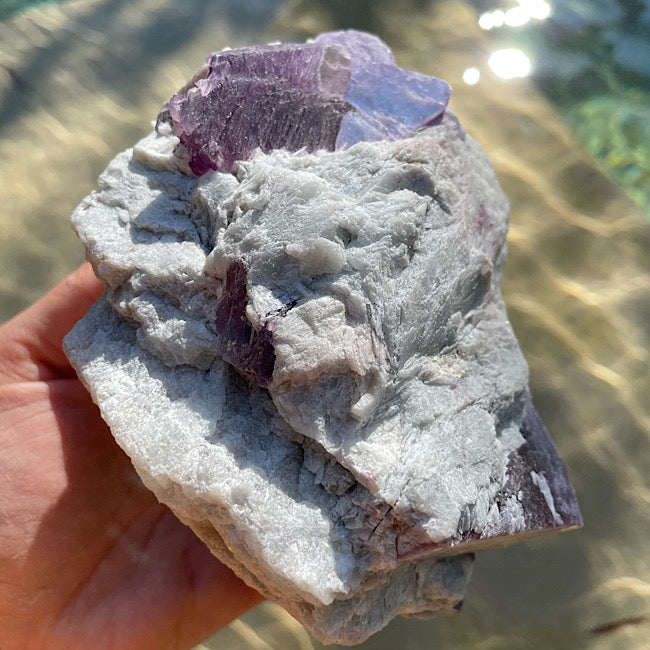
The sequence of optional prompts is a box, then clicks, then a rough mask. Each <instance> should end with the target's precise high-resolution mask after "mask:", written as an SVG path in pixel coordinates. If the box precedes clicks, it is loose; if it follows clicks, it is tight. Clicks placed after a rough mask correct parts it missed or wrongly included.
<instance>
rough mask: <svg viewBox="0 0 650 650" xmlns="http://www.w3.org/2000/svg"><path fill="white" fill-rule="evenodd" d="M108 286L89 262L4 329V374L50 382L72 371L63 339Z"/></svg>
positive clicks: (0, 360) (0, 336) (0, 337)
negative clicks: (48, 380) (102, 281)
mask: <svg viewBox="0 0 650 650" xmlns="http://www.w3.org/2000/svg"><path fill="white" fill-rule="evenodd" d="M103 290H104V285H103V284H102V283H101V282H100V281H99V280H98V279H97V278H96V277H95V274H94V273H93V270H92V267H91V266H90V264H88V263H86V264H83V265H82V266H80V267H79V268H78V269H77V270H76V271H74V272H73V273H71V274H70V275H69V276H67V277H66V278H64V279H63V280H62V281H61V282H59V284H57V285H56V286H55V287H54V288H53V289H52V290H51V291H50V292H49V293H48V294H46V295H45V296H43V298H41V299H40V300H39V301H37V302H36V303H34V304H33V305H32V306H31V307H28V308H27V309H26V310H25V311H23V312H21V313H20V314H18V315H17V316H16V317H14V318H13V319H12V320H10V321H9V322H8V323H6V324H5V325H3V326H2V327H0V375H4V376H5V377H7V376H9V377H13V378H14V379H16V378H20V379H23V380H36V379H41V380H47V379H51V378H54V377H55V376H60V374H61V372H68V373H69V372H70V370H71V369H70V364H69V363H68V360H67V358H66V356H65V354H64V353H63V349H62V347H61V345H62V342H63V337H64V336H65V335H66V334H67V333H68V332H69V331H70V330H71V329H72V327H73V326H74V324H75V323H76V322H77V321H78V320H79V319H80V318H82V317H83V316H84V315H85V314H86V312H87V311H88V309H89V308H90V307H91V305H92V304H93V303H94V302H95V301H96V300H97V299H98V298H99V297H100V296H101V295H102V292H103Z"/></svg>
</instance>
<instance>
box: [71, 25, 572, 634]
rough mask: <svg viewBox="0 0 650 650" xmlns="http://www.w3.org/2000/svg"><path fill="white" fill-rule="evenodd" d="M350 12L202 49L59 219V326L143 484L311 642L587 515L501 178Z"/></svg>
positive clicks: (447, 586)
mask: <svg viewBox="0 0 650 650" xmlns="http://www.w3.org/2000/svg"><path fill="white" fill-rule="evenodd" d="M449 95H450V88H449V86H448V85H447V84H446V83H445V82H444V81H441V80H439V79H435V78H432V77H428V76H425V75H422V74H419V73H417V72H410V71H408V70H403V69H401V68H399V67H398V66H397V65H396V63H395V60H394V58H393V55H392V54H391V52H390V50H389V49H388V48H387V47H386V45H385V44H384V43H382V42H381V41H380V40H379V39H377V38H376V37H374V36H371V35H369V34H363V33H360V32H354V31H347V32H336V33H328V34H322V35H321V36H319V37H317V38H316V39H315V40H313V41H309V42H307V43H305V44H300V45H267V46H261V47H248V48H242V49H237V50H225V51H223V52H217V53H215V54H211V55H210V56H209V57H208V59H207V61H206V63H205V64H204V65H203V66H202V67H201V68H200V69H199V70H198V72H197V73H196V75H195V76H194V77H193V78H192V79H191V80H190V81H189V82H188V83H187V84H186V85H185V86H184V87H183V88H182V89H181V90H180V91H179V92H178V93H176V94H175V95H174V96H173V97H172V98H171V99H170V101H169V102H168V103H167V105H166V106H165V107H164V108H163V110H162V111H161V113H160V115H159V116H158V121H157V124H156V128H155V130H154V131H153V132H152V133H151V134H150V135H149V136H148V137H146V138H145V139H144V140H142V141H141V142H139V143H138V144H136V145H135V146H134V147H133V149H129V150H128V151H125V152H124V153H121V154H120V155H118V156H117V157H116V158H115V159H114V160H113V161H112V162H111V163H110V164H109V166H108V168H107V169H106V171H105V172H104V173H103V174H102V175H101V177H100V179H99V189H98V190H97V191H95V192H93V193H92V194H91V195H90V196H89V197H87V198H86V199H85V200H84V201H83V202H82V204H81V205H80V206H79V208H78V209H77V210H76V211H75V213H74V214H73V217H72V222H73V225H74V228H75V229H76V231H77V233H78V234H79V237H80V238H81V240H82V241H83V243H84V245H85V246H86V249H87V255H88V258H89V259H90V261H91V262H92V264H93V266H94V268H95V271H96V273H97V275H98V276H99V277H100V278H101V279H102V280H103V281H104V283H105V284H106V288H107V290H106V293H105V295H104V297H103V298H102V299H101V300H100V301H99V302H98V303H97V304H96V305H95V306H94V307H93V308H92V309H91V310H90V312H89V313H88V315H87V316H86V317H85V318H84V319H83V320H82V321H80V322H79V323H78V324H77V325H76V327H75V328H74V329H73V331H72V332H71V333H70V334H69V335H68V337H67V338H66V341H65V349H66V352H67V354H68V356H69V358H70V360H71V362H72V364H73V365H74V367H75V368H76V369H77V372H78V374H79V376H80V377H81V379H82V381H83V382H84V384H85V385H86V386H87V387H88V389H89V391H90V392H91V394H92V396H93V399H94V400H95V401H96V402H97V404H98V405H99V407H100V409H101V411H102V415H103V417H104V419H105V420H106V422H107V423H108V424H109V426H110V428H111V431H112V433H113V435H114V436H115V438H116V440H117V441H118V443H119V444H120V445H121V446H122V448H123V449H124V450H125V451H126V452H127V454H129V456H130V457H131V459H132V461H133V464H134V466H135V468H136V470H137V471H138V473H139V474H140V476H141V477H142V480H143V481H144V483H145V484H146V485H147V486H148V487H149V488H150V489H151V490H153V491H154V492H155V494H156V495H157V497H158V498H159V499H160V500H161V501H162V502H164V503H166V504H167V505H168V506H169V507H170V508H171V509H172V510H173V511H174V512H175V513H176V515H177V516H178V517H179V518H180V519H181V521H183V522H185V523H186V524H187V525H189V526H191V527H192V529H193V530H194V531H195V532H196V534H197V535H198V536H199V537H200V538H201V539H202V540H203V541H204V542H205V543H206V544H207V545H208V546H209V548H210V549H211V550H212V552H213V553H214V554H215V555H216V556H217V557H219V558H220V559H221V560H222V561H223V562H225V563H226V564H228V565H229V566H230V567H231V568H232V569H233V570H234V571H235V572H236V573H237V574H238V575H239V576H240V577H241V578H243V579H244V580H245V581H246V582H248V583H249V584H250V585H252V586H254V587H255V588H257V589H259V590H260V591H261V592H262V593H263V594H264V595H265V596H267V597H268V598H270V599H272V600H275V601H277V602H278V603H280V604H282V605H283V606H284V607H285V608H286V609H287V610H288V611H289V612H290V613H291V614H293V615H294V616H295V617H296V618H297V619H298V620H300V621H301V622H302V623H304V624H305V625H306V626H307V628H308V629H309V630H310V631H311V633H312V634H313V635H314V636H315V637H317V638H318V639H320V640H321V641H323V642H326V643H329V642H338V643H347V644H353V643H358V642H361V641H363V640H364V639H366V638H367V637H368V636H369V635H370V634H372V633H373V632H375V631H377V630H378V629H380V628H381V627H383V626H384V625H385V624H386V623H387V622H388V621H389V620H390V619H391V618H393V617H394V616H396V615H398V614H402V615H412V616H425V615H435V614H441V613H450V612H453V611H454V610H457V609H459V608H460V605H461V603H462V598H463V595H464V592H465V588H466V585H467V581H468V579H469V576H470V572H471V566H472V560H473V553H474V552H475V551H476V550H479V549H481V548H483V547H485V546H489V545H493V544H503V543H508V542H512V541H516V540H517V539H519V538H523V537H529V536H531V535H539V534H542V533H546V532H552V531H559V530H565V529H569V528H572V527H575V526H578V525H580V524H581V518H580V513H579V510H578V506H577V503H576V499H575V495H574V492H573V489H572V488H571V485H570V483H569V481H568V478H567V474H566V470H565V468H564V465H563V464H562V461H561V460H560V458H559V457H558V455H557V452H556V451H555V449H554V447H553V444H552V443H551V441H550V439H549V437H548V434H547V433H546V430H545V429H544V426H543V424H542V422H541V421H540V419H539V416H538V415H537V413H536V411H535V409H534V407H533V404H532V401H531V396H530V392H529V389H528V372H527V367H526V363H525V361H524V358H523V356H522V354H521V350H520V348H519V346H518V344H517V341H516V339H515V336H514V334H513V332H512V328H511V326H510V324H509V322H508V320H507V317H506V312H505V307H504V304H503V300H502V298H501V294H500V289H499V286H500V281H501V273H502V267H503V263H504V259H505V237H506V229H507V219H508V204H507V201H506V198H505V197H504V195H503V193H502V191H501V189H500V188H499V186H498V184H497V182H496V180H495V178H494V173H493V170H492V167H491V165H490V162H489V161H488V159H487V157H486V156H485V154H484V153H483V152H482V151H481V149H480V148H479V146H478V145H477V144H476V143H475V142H474V141H473V140H472V139H471V138H470V137H469V136H468V135H466V133H465V131H464V130H463V128H462V126H461V125H460V124H459V123H458V120H457V119H456V118H455V117H454V115H453V114H452V113H451V112H450V111H449V109H448V108H447V102H448V99H449Z"/></svg>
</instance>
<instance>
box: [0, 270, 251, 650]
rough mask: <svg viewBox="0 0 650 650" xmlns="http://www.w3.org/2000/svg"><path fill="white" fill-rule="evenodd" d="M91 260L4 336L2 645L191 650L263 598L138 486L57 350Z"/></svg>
mask: <svg viewBox="0 0 650 650" xmlns="http://www.w3.org/2000/svg"><path fill="white" fill-rule="evenodd" d="M102 290H103V286H102V284H101V283H100V282H99V281H98V280H97V279H96V278H95V276H94V275H93V272H92V269H91V268H90V265H88V264H86V265H84V266H82V267H81V268H79V269H78V270H77V271H76V272H74V273H73V274H72V275H70V276H68V277H67V278H66V279H65V280H63V281H62V282H61V283H60V284H59V285H57V286H56V287H55V288H54V289H53V290H52V291H51V292H50V293H49V294H47V295H46V296H45V297H44V298H42V299H41V300H40V301H38V302H37V303H36V304H34V305H33V306H32V307H30V308H29V309H27V310H26V311H24V312H23V313H21V314H19V315H18V316H16V317H15V318H14V319H13V320H11V321H9V322H8V323H6V324H5V325H3V326H2V327H0V647H2V648H3V650H16V649H18V648H20V650H25V649H26V650H41V649H47V650H64V649H65V650H77V649H82V648H84V649H86V648H93V649H94V650H104V649H109V648H110V649H112V650H118V649H119V650H126V649H131V648H133V649H134V650H135V649H137V650H147V649H148V648H151V649H155V650H162V649H166V648H170V649H171V648H175V649H176V648H189V647H191V646H192V645H194V644H196V643H198V642H200V641H201V640H202V639H204V638H206V637H207V636H209V635H210V634H211V633H213V632H215V631H216V630H218V629H219V628H220V627H222V626H224V625H226V624H227V623H228V622H229V621H231V620H232V619H233V618H236V617H237V616H239V615H240V614H241V613H243V612H244V611H245V610H247V609H248V608H250V607H252V606H253V605H255V604H257V603H258V602H259V601H260V600H261V596H260V595H259V594H257V593H256V592H255V591H253V590H252V589H250V588H248V587H247V586H246V585H244V583H243V582H241V581H240V580H239V579H237V578H236V577H235V576H234V574H233V573H232V572H231V571H230V570H229V569H228V568H226V567H225V566H224V565H223V564H221V563H220V562H219V561H218V560H217V559H216V558H215V557H213V556H212V555H211V554H210V552H209V551H208V549H207V548H206V546H205V545H204V544H203V543H202V542H201V541H200V540H199V539H198V538H197V537H196V536H195V535H194V533H193V532H192V531H191V530H190V529H189V528H187V527H185V526H183V524H181V523H180V522H179V521H178V520H177V519H176V517H175V516H174V515H173V514H172V513H171V511H170V510H169V509H168V508H167V507H166V506H164V505H161V504H160V503H158V501H157V500H156V498H155V497H154V495H153V494H152V493H151V492H150V491H149V490H147V489H146V488H144V487H143V485H142V484H141V482H140V480H139V479H138V477H137V475H136V474H135V472H134V470H133V467H132V465H131V462H130V461H129V459H128V457H127V456H126V455H125V454H124V453H123V452H122V450H121V449H120V448H119V447H118V446H117V444H116V443H115V441H114V439H113V438H112V436H111V434H110V432H109V430H108V427H107V426H106V424H105V423H104V421H103V420H102V419H101V417H100V414H99V410H98V409H97V407H96V406H95V404H94V403H93V402H92V400H91V398H90V395H89V394H88V392H87V391H86V389H85V388H84V387H83V386H82V384H81V383H80V382H79V380H78V379H77V376H76V374H75V372H74V370H73V369H72V367H71V366H70V364H69V363H68V360H67V358H66V357H65V355H64V354H63V351H62V348H61V342H62V339H63V337H64V336H65V334H67V332H68V331H69V330H70V329H71V328H72V326H73V325H74V323H75V322H76V321H77V320H79V319H80V318H81V317H82V316H83V315H84V314H85V313H86V311H87V310H88V308H89V307H90V306H91V305H92V303H93V302H95V300H97V298H99V296H100V295H101V293H102Z"/></svg>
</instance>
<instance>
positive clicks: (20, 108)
mask: <svg viewBox="0 0 650 650" xmlns="http://www.w3.org/2000/svg"><path fill="white" fill-rule="evenodd" d="M131 4H132V3H131V2H129V0H113V1H112V2H102V3H99V4H96V5H95V6H93V5H91V6H90V8H89V9H88V11H86V12H85V13H84V12H80V14H79V15H78V16H77V17H76V18H75V24H74V25H73V26H72V31H71V32H70V33H69V35H67V36H66V37H65V38H50V39H49V42H48V44H47V45H44V46H42V47H34V48H33V49H32V50H31V52H30V53H29V54H28V55H26V56H25V57H24V58H23V59H22V60H21V61H20V63H19V64H17V65H15V66H13V67H11V68H9V67H7V66H6V65H5V68H6V69H7V72H8V74H9V75H10V77H11V78H12V80H13V83H12V84H11V86H10V88H9V92H8V93H6V95H5V97H2V98H1V99H2V102H1V104H0V129H6V128H8V127H10V126H11V124H12V123H13V122H14V121H15V120H16V119H18V118H19V117H20V116H21V115H22V114H23V113H25V112H28V111H30V110H32V108H33V106H34V104H36V103H48V102H49V101H53V100H54V99H55V95H52V96H51V97H48V96H47V94H46V95H45V96H44V95H43V92H44V89H43V87H42V85H41V84H40V83H39V80H40V79H48V78H50V77H51V76H52V75H53V74H54V73H55V72H56V69H57V67H58V66H59V65H60V63H61V60H62V59H63V58H64V57H65V56H66V55H67V54H69V53H70V52H71V51H73V50H74V49H75V48H77V47H78V46H79V42H80V41H83V39H84V35H85V34H87V33H88V32H91V33H96V34H100V35H101V42H102V43H104V44H105V45H104V50H103V51H102V52H101V55H99V56H96V57H95V58H93V59H91V60H88V61H86V62H85V65H87V66H89V67H90V68H91V78H95V79H97V80H100V81H101V82H102V83H103V84H106V86H108V87H110V88H111V89H112V90H113V91H117V92H119V95H120V96H121V101H122V102H124V103H125V105H127V106H128V105H129V103H131V102H134V101H135V100H136V98H137V97H139V96H140V95H141V94H142V90H143V87H146V86H147V85H148V78H149V76H150V74H151V71H152V70H153V69H155V67H156V65H157V64H158V63H159V62H160V60H161V58H162V57H164V58H168V57H173V55H174V53H175V52H177V51H178V50H180V49H182V48H183V47H184V46H185V45H186V44H187V43H188V42H191V41H192V39H193V38H194V37H195V35H196V33H197V32H198V31H200V30H201V29H203V28H205V24H206V22H207V21H212V22H214V21H215V19H216V18H217V17H221V18H223V17H225V18H226V19H227V21H228V22H230V23H231V24H232V25H233V26H234V27H236V28H239V29H240V30H241V29H243V28H248V29H251V30H252V31H255V30H258V31H261V28H262V27H263V26H264V25H265V24H266V23H267V22H268V20H269V19H270V17H271V15H272V14H273V13H274V11H275V10H276V9H277V7H278V6H280V5H281V4H282V0H257V1H256V2H252V3H247V4H246V5H245V6H243V5H242V3H238V2H235V1H233V0H219V1H217V2H205V1H204V0H186V1H185V2H182V3H181V2H179V3H173V4H162V5H161V6H158V7H157V8H156V9H155V11H151V12H149V13H148V14H147V20H146V21H137V22H136V21H129V20H128V19H125V17H124V16H123V15H122V14H123V13H126V12H127V10H128V9H129V6H130V5H131ZM64 9H65V8H64ZM134 62H135V65H134ZM197 63H198V62H197ZM58 90H59V89H58V87H56V86H54V87H53V88H52V89H51V90H50V91H49V92H50V93H54V94H56V93H57V91H58Z"/></svg>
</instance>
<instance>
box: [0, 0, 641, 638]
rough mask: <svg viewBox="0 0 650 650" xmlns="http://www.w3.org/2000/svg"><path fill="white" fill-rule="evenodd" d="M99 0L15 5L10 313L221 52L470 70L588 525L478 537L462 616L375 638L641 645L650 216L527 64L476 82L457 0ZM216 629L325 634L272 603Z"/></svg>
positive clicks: (514, 302) (512, 281) (523, 325)
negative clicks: (387, 60) (376, 55)
mask: <svg viewBox="0 0 650 650" xmlns="http://www.w3.org/2000/svg"><path fill="white" fill-rule="evenodd" d="M242 4H243V3H234V2H229V1H227V0H222V1H220V2H201V1H199V0H191V1H188V2H183V3H172V2H169V1H163V0H138V1H132V2H121V1H115V0H113V1H112V2H108V1H106V0H102V1H100V0H96V1H94V2H64V3H62V4H59V5H46V6H42V7H39V8H35V9H32V10H29V11H27V12H26V13H24V14H22V15H18V16H15V17H14V18H12V19H10V20H8V21H7V22H5V23H1V24H0V97H1V98H2V101H1V102H0V178H1V179H2V181H1V182H0V321H2V320H5V319H7V318H9V317H10V316H11V315H12V314H13V313H15V312H17V311H18V310H19V309H21V308H23V307H24V306H26V305H27V304H29V303H30V302H32V301H33V300H34V299H35V298H37V297H38V296H39V295H41V294H42V293H44V292H45V291H46V290H47V289H48V288H49V287H50V286H51V285H52V284H53V283H54V282H55V281H56V280H57V279H59V278H61V277H62V276H64V275H65V274H66V273H68V272H69V271H70V270H72V269H73V268H74V267H75V266H76V265H77V264H78V263H79V262H80V261H81V260H82V259H83V252H82V250H81V247H80V245H79V244H78V243H77V241H76V238H75V237H74V234H73V233H72V231H71V230H70V228H69V226H68V217H69V214H70V212H71V211H72V210H73V209H74V207H75V206H76V204H77V203H78V202H79V201H80V200H81V198H83V196H84V195H85V194H87V193H88V192H89V191H91V190H92V189H93V188H94V187H95V184H96V179H97V175H98V174H99V173H100V172H101V171H102V169H103V168H104V166H105V165H106V164H107V163H108V161H109V160H110V159H111V158H112V157H113V155H115V154H116V153H117V152H119V151H121V150H123V149H125V148H127V147H129V146H131V145H132V144H133V143H134V142H135V141H136V140H137V139H138V137H140V136H141V135H144V134H145V133H146V132H147V131H148V130H149V120H151V119H154V118H155V116H156V113H157V111H158V108H159V106H160V105H161V104H162V102H163V101H165V100H166V99H167V98H168V96H169V95H170V94H171V93H172V92H173V91H174V90H175V89H176V88H177V87H178V86H179V85H180V84H181V83H183V81H184V80H185V79H186V78H187V77H188V76H189V75H191V73H192V72H193V71H194V70H195V68H196V67H197V66H198V65H199V64H200V62H201V61H202V60H203V59H204V57H205V55H206V54H207V52H209V51H210V50H213V49H219V48H221V47H223V46H225V45H233V46H234V45H239V44H246V43H253V42H265V41H271V40H278V39H282V40H289V39H303V38H304V37H306V36H310V35H313V34H314V33H316V32H318V31H323V30H324V29H330V28H340V27H350V26H354V27H361V28H365V29H368V30H372V31H374V32H376V33H377V34H378V35H379V36H381V37H382V38H383V39H384V40H385V41H386V42H387V43H388V44H389V45H390V46H391V47H392V48H393V49H394V50H395V52H396V55H397V58H398V60H399V62H400V63H401V64H402V65H404V66H405V67H410V68H413V69H416V70H421V71H423V72H427V73H431V74H436V75H438V76H441V77H444V78H446V79H447V80H449V81H450V82H451V83H452V85H453V86H454V93H453V99H452V107H453V109H454V110H455V111H456V112H457V113H458V115H459V116H460V118H461V120H462V121H463V123H464V124H465V125H466V127H467V128H468V130H469V132H470V133H471V134H472V135H473V136H474V137H475V138H476V139H477V140H479V142H480V143H481V144H482V145H483V146H484V147H485V149H486V150H487V151H488V153H489V155H490V156H491V157H492V159H493V161H494V163H495V167H496V169H497V173H498V176H499V178H500V180H501V182H502V185H503V187H504V189H505V191H506V193H507V194H508V195H509V197H510V199H511V203H512V217H511V227H510V232H509V240H508V241H509V243H508V245H509V261H508V264H507V266H506V271H505V279H504V285H503V291H504V296H505V299H506V303H507V305H508V311H509V313H510V316H511V319H512V322H513V325H514V328H515V330H516V332H517V335H518V337H519V339H520V341H521V344H522V347H523V349H524V353H525V355H526V358H527V360H528V362H529V365H530V373H531V387H532V391H533V395H534V397H535V401H536V404H537V407H538V410H539V411H540V413H541V415H542V417H543V419H544V421H545V422H546V424H547V427H548V429H549V431H550V433H551V435H552V437H553V438H554V440H555V442H556V444H557V446H558V448H559V449H560V452H561V454H562V456H563V458H564V459H565V461H566V463H567V465H568V467H569V471H570V474H571V477H572V480H573V482H574V485H575V487H576V490H577V492H578V497H579V500H580V504H581V507H582V511H583V516H584V519H585V527H584V529H583V530H581V531H578V532H572V533H567V534H565V535H560V536H557V537H553V538H548V539H543V540H539V541H537V542H529V543H525V544H519V545H516V546H513V547H510V548H506V549H501V550H495V551H490V552H486V553H482V554H479V555H478V557H477V562H476V567H475V572H474V578H473V580H472V583H471V584H470V588H469V592H468V597H467V600H466V605H465V607H464V609H463V611H462V612H461V613H460V614H459V615H458V616H455V617H450V618H440V619H436V620H433V621H427V622H421V621H411V620H397V621H394V622H393V623H392V624H390V625H389V626H388V628H386V630H384V631H383V632H381V633H380V634H378V635H376V636H375V637H373V638H372V639H371V640H370V641H368V642H367V643H366V644H364V645H362V646H361V647H364V648H373V649H386V650H388V649H393V648H396V647H399V648H405V649H406V648H408V649H418V650H419V649H424V648H432V647H436V648H490V649H492V648H532V647H535V648H567V649H574V648H583V647H588V648H603V649H605V648H607V649H609V648H642V647H647V645H646V644H647V640H648V639H650V543H649V542H648V540H649V539H650V514H649V513H650V488H649V485H648V477H649V476H650V399H649V397H648V396H649V395H650V354H649V350H650V223H649V222H648V220H647V218H645V217H644V215H643V214H642V213H641V211H640V210H639V208H637V207H636V206H635V205H634V204H632V202H631V201H630V200H628V199H627V198H626V197H625V196H624V195H623V194H622V192H621V191H620V190H619V189H618V188H617V187H616V186H614V185H613V184H612V183H611V182H610V181H608V180H607V179H606V178H605V177H604V176H603V175H602V174H601V173H600V171H599V170H598V168H597V167H596V166H595V165H594V163H593V162H592V161H591V160H590V159H589V158H588V157H587V155H586V154H584V153H583V152H582V150H581V149H580V147H579V145H578V144H577V143H576V141H575V139H574V138H573V136H572V134H571V133H570V132H569V131H568V129H567V128H566V126H565V125H564V123H563V122H562V121H561V119H560V118H559V116H558V115H557V114H556V112H555V111H554V110H553V109H552V107H551V106H550V105H549V104H548V103H547V102H546V101H545V100H544V99H543V98H542V97H541V95H540V94H539V93H538V92H536V91H535V89H534V88H533V87H532V85H531V84H530V82H528V81H526V80H517V81H511V82H505V81H500V80H498V79H496V78H491V79H488V78H484V80H483V81H482V82H481V83H480V84H478V85H477V86H474V87H467V86H465V85H464V84H463V83H462V81H461V75H462V72H463V70H464V69H465V68H467V67H468V66H470V65H473V64H474V63H475V62H476V60H477V57H481V58H483V57H485V55H486V54H487V51H488V50H487V48H488V43H487V40H486V37H485V34H483V33H481V32H480V30H479V29H478V28H477V26H476V16H475V14H474V13H473V12H472V11H471V10H470V9H469V8H468V7H467V6H466V5H464V4H463V3H461V2H438V3H432V2H426V1H420V2H418V1H416V0H411V1H410V2H406V1H404V0H393V1H379V2H372V3H365V2H361V3H359V6H360V10H359V7H357V9H358V10H357V11H356V12H353V11H352V10H351V9H349V8H348V9H345V7H346V6H348V5H346V3H341V2H329V3H328V2H320V3H314V2H308V1H307V0H304V2H300V1H299V0H295V1H290V2H286V1H285V2H283V1H280V0H277V1H275V2H274V1H268V2H264V0H257V1H256V2H251V3H246V7H247V8H246V9H244V8H243V7H242V6H241V5H242ZM205 647H207V648H211V649H215V650H216V649H219V650H221V649H223V650H225V649H228V650H232V649H238V648H241V649H244V648H282V649H283V650H284V649H291V648H321V647H323V646H321V645H319V644H317V643H316V642H314V641H313V640H311V639H310V638H309V636H308V635H307V634H306V633H305V631H304V630H303V629H302V628H301V627H300V626H299V625H298V624H297V623H296V622H295V621H293V619H291V618H290V617H289V616H288V615H286V614H285V613H284V612H283V610H281V609H280V608H278V607H277V606H275V605H272V604H265V605H262V606H260V607H258V608H257V609H255V610H253V611H252V612H250V613H249V614H247V615H246V616H244V617H243V618H242V619H240V620H238V621H236V622H235V623H233V624H232V625H230V626H229V627H228V628H226V629H225V630H223V631H222V632H220V633H219V634H217V635H216V636H215V637H213V638H212V639H210V640H208V641H206V642H205Z"/></svg>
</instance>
